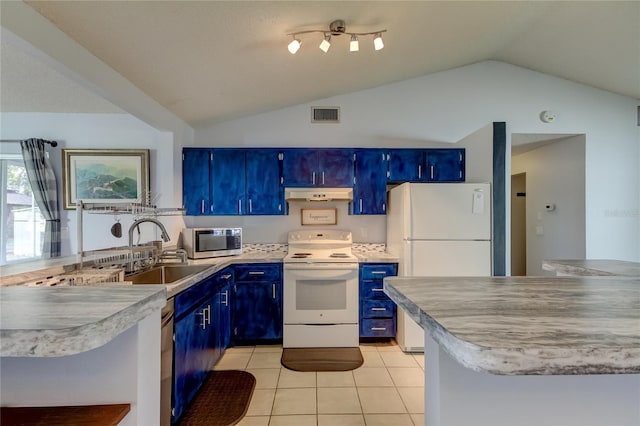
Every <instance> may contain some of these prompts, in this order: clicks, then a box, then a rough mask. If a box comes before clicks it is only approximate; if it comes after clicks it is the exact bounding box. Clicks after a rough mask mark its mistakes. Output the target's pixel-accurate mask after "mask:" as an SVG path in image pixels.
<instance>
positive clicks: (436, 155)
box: [426, 149, 465, 182]
mask: <svg viewBox="0 0 640 426" xmlns="http://www.w3.org/2000/svg"><path fill="white" fill-rule="evenodd" d="M464 171H465V163H464V149H428V150H427V151H426V178H427V180H428V181H430V182H464V179H465V176H464V175H465V173H464Z"/></svg>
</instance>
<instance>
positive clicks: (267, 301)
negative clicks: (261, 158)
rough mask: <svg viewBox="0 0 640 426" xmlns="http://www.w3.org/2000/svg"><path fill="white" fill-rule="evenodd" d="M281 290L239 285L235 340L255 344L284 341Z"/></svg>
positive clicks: (269, 285) (270, 284) (266, 284)
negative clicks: (276, 340)
mask: <svg viewBox="0 0 640 426" xmlns="http://www.w3.org/2000/svg"><path fill="white" fill-rule="evenodd" d="M281 289H282V286H281V285H279V284H278V283H276V282H274V281H272V282H264V281H261V282H242V283H239V282H236V284H235V290H236V291H235V298H234V315H233V318H234V338H235V340H236V341H240V342H241V341H248V342H251V341H255V340H263V339H280V338H282V295H281V293H282V291H281Z"/></svg>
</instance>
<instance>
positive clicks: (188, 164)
mask: <svg viewBox="0 0 640 426" xmlns="http://www.w3.org/2000/svg"><path fill="white" fill-rule="evenodd" d="M211 151H212V150H210V149H208V148H184V149H183V150H182V203H183V206H184V208H185V210H186V211H185V214H186V215H188V216H202V215H209V214H211V186H210V184H209V180H210V174H211V170H210V166H211V162H212V155H213V154H212V152H211Z"/></svg>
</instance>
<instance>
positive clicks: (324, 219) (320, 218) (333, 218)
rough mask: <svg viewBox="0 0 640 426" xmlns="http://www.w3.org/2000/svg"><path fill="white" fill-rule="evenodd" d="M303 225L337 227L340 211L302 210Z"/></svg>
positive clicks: (334, 209)
mask: <svg viewBox="0 0 640 426" xmlns="http://www.w3.org/2000/svg"><path fill="white" fill-rule="evenodd" d="M300 216H301V224H302V225H337V224H338V209H336V208H333V209H300Z"/></svg>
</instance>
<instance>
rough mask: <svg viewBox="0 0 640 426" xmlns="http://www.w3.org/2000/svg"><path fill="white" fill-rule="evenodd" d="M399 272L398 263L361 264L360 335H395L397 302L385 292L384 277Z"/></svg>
mask: <svg viewBox="0 0 640 426" xmlns="http://www.w3.org/2000/svg"><path fill="white" fill-rule="evenodd" d="M397 274H398V265H397V264H396V263H362V264H360V270H359V278H360V337H395V335H396V304H395V303H394V302H393V301H392V300H391V299H389V298H388V297H387V295H386V294H384V291H383V279H384V277H389V276H395V275H397Z"/></svg>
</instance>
